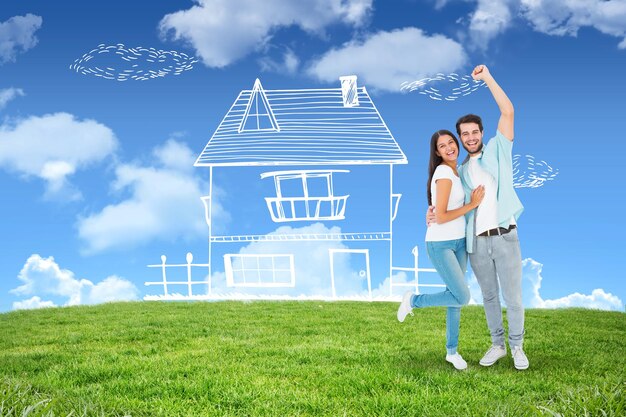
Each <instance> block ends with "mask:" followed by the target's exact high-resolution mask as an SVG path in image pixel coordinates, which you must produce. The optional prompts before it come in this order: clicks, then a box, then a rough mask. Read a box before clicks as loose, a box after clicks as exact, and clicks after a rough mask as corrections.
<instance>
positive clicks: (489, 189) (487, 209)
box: [467, 156, 515, 235]
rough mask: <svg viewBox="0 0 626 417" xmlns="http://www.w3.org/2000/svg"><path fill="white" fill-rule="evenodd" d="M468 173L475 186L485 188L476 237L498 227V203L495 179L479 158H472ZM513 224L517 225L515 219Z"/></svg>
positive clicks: (478, 211)
mask: <svg viewBox="0 0 626 417" xmlns="http://www.w3.org/2000/svg"><path fill="white" fill-rule="evenodd" d="M468 163H469V165H468V169H467V173H468V174H469V177H470V181H471V183H472V184H474V186H476V187H478V186H479V185H484V186H485V197H484V198H483V201H482V202H481V203H480V205H479V206H478V208H477V209H476V228H475V229H474V230H475V231H476V235H479V234H481V233H483V232H486V231H487V230H491V229H495V228H496V227H498V202H497V195H496V193H497V188H498V185H497V184H496V180H495V178H493V176H491V174H489V173H488V172H487V171H485V170H484V169H482V168H481V167H480V165H479V164H478V156H474V157H470V160H469V162H468ZM511 224H515V219H513V218H512V219H511Z"/></svg>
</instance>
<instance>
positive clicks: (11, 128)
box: [0, 113, 117, 199]
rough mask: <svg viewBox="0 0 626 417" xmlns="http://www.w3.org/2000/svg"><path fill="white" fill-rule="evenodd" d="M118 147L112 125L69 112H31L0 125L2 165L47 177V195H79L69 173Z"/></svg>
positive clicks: (27, 173) (9, 168)
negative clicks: (69, 181) (78, 116)
mask: <svg viewBox="0 0 626 417" xmlns="http://www.w3.org/2000/svg"><path fill="white" fill-rule="evenodd" d="M116 147H117V139H116V138H115V134H114V133H113V132H112V131H111V129H109V128H108V127H106V126H104V125H103V124H101V123H98V122H96V121H94V120H89V119H86V120H82V121H81V120H77V119H76V118H75V117H74V116H73V115H71V114H68V113H55V114H47V115H44V116H31V117H29V118H27V119H21V120H18V121H17V122H15V123H13V124H5V125H2V126H0V167H2V168H4V169H6V170H9V171H13V172H17V173H19V174H22V175H25V176H27V177H29V176H34V177H38V178H41V179H43V180H45V181H46V182H47V195H48V196H54V195H59V194H60V193H61V194H63V193H64V194H65V195H66V196H69V198H70V199H73V198H76V197H78V195H77V191H75V190H73V188H72V187H71V185H70V184H69V183H68V180H67V179H68V177H69V176H70V175H72V174H73V173H75V172H76V171H77V170H79V169H81V168H85V167H88V166H90V165H91V164H94V163H97V162H99V161H101V160H103V159H104V158H106V157H108V156H109V155H111V154H112V153H113V152H114V150H115V149H116ZM68 190H69V192H68Z"/></svg>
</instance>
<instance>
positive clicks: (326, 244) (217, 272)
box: [146, 76, 439, 300]
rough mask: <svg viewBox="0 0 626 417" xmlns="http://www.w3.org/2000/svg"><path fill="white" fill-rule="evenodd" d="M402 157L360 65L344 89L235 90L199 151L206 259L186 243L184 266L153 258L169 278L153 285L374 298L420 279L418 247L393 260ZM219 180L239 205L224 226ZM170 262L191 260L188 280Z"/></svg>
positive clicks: (219, 292) (210, 293)
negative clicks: (202, 274) (201, 273)
mask: <svg viewBox="0 0 626 417" xmlns="http://www.w3.org/2000/svg"><path fill="white" fill-rule="evenodd" d="M338 85H339V84H338ZM406 163H407V158H406V156H405V155H404V153H403V152H402V150H401V149H400V147H399V146H398V144H397V142H396V141H395V139H394V137H393V135H392V134H391V132H390V131H389V129H388V127H387V125H386V124H385V122H384V120H383V119H382V117H381V115H380V114H379V112H378V110H377V109H376V106H375V105H374V103H373V101H372V99H371V97H370V95H369V94H368V92H367V90H366V89H365V87H362V86H358V85H357V78H356V76H347V77H341V78H340V87H339V86H338V87H337V88H323V89H297V90H296V89H294V90H265V89H264V88H263V87H262V85H261V82H260V81H259V80H258V79H257V80H256V81H255V83H254V86H253V88H252V89H250V90H243V91H241V92H240V93H239V95H238V96H237V98H236V99H235V101H234V103H233V104H232V106H231V107H230V109H229V110H228V112H227V113H226V115H225V116H224V118H223V120H222V121H221V123H220V124H219V126H218V127H217V129H216V130H215V132H214V133H213V135H212V136H211V138H210V140H209V142H208V143H207V144H206V146H205V147H204V149H203V151H202V152H201V154H200V155H199V156H198V158H197V160H196V162H195V166H196V167H198V168H201V169H206V170H207V171H208V172H207V174H208V175H207V177H208V190H209V194H208V195H207V196H204V197H202V201H203V203H204V206H205V218H206V223H207V225H208V263H206V264H195V265H192V259H193V257H192V256H191V255H190V254H188V258H187V264H186V265H184V264H183V265H166V258H165V257H164V256H163V257H162V264H161V265H149V266H152V267H161V268H162V270H163V281H162V282H152V283H146V285H163V289H164V296H163V297H161V298H172V297H171V296H172V294H170V293H168V284H186V285H187V286H188V295H187V296H180V294H179V296H180V297H182V298H196V299H211V298H217V299H222V298H242V296H243V297H244V298H245V296H246V294H248V295H253V296H254V297H255V298H264V297H266V298H275V297H277V296H280V295H284V296H285V297H286V298H293V297H294V295H296V296H298V298H301V297H307V296H311V297H312V298H328V299H361V300H363V299H365V300H367V299H369V300H372V299H373V298H374V297H373V290H374V289H375V288H377V287H376V286H377V285H379V284H380V283H381V282H382V281H384V280H386V279H387V278H388V277H393V272H394V271H398V270H405V271H412V272H413V273H414V274H415V281H413V282H412V283H406V282H397V283H395V284H394V283H393V282H392V279H391V278H389V285H388V288H389V290H388V291H389V292H388V294H387V295H388V296H392V290H393V288H394V285H395V286H412V287H414V288H415V289H416V290H417V283H418V279H417V278H418V275H417V274H418V268H417V247H416V248H414V252H413V254H414V257H415V265H414V267H412V268H402V267H394V266H393V263H392V259H393V239H392V236H393V223H394V219H395V218H396V215H397V213H398V207H399V202H400V197H401V194H399V193H396V192H395V191H394V181H393V178H394V166H395V165H396V164H406ZM215 184H219V187H220V189H223V188H226V189H227V190H226V193H227V194H228V199H227V200H228V203H229V204H231V208H236V209H229V208H227V209H226V211H227V212H228V213H231V214H232V215H234V216H235V217H234V218H232V219H231V221H230V222H229V225H228V229H227V230H228V231H229V232H231V233H229V234H228V235H225V234H220V233H219V231H221V230H224V228H221V227H220V225H219V224H214V221H215V217H216V216H214V213H215V210H216V209H220V210H223V209H224V208H223V207H222V206H223V205H224V204H226V203H225V202H224V201H223V200H222V199H220V198H219V195H218V197H217V199H219V202H216V201H215V200H216V196H215V195H214V194H215V193H216V186H215ZM169 266H179V267H183V266H186V267H187V271H188V281H181V282H166V273H165V269H166V267H169ZM191 266H202V267H208V270H209V271H208V275H207V279H206V280H205V281H192V278H191V272H190V271H191ZM311 270H316V271H318V275H319V276H315V277H312V276H311V275H310V274H309V271H311ZM419 270H420V271H428V270H426V269H419ZM319 271H322V272H321V273H319ZM216 277H221V282H217V280H218V278H216ZM313 281H315V285H314V286H313V287H312V285H311V284H312V282H313ZM196 284H203V285H204V286H205V287H208V289H207V291H206V294H204V295H199V294H198V293H197V292H196V293H195V294H194V293H193V291H192V287H193V286H194V285H196ZM373 285H374V288H373ZM437 286H439V285H437ZM225 293H229V294H230V296H229V295H228V294H226V296H224V294H225ZM233 294H235V295H236V296H233ZM146 298H147V299H153V298H151V297H146ZM174 298H176V297H174ZM376 298H378V299H380V294H378V295H377V296H376Z"/></svg>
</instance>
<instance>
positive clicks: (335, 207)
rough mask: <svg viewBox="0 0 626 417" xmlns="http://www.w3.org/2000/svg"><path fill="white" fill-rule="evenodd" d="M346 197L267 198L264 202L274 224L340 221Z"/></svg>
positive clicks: (343, 216) (344, 209)
mask: <svg viewBox="0 0 626 417" xmlns="http://www.w3.org/2000/svg"><path fill="white" fill-rule="evenodd" d="M348 197H349V195H344V196H327V197H280V198H278V197H269V198H266V199H265V201H266V202H267V208H268V210H269V211H270V214H271V216H272V220H273V221H274V222H292V221H307V220H342V219H344V218H345V215H344V213H345V211H346V200H347V199H348Z"/></svg>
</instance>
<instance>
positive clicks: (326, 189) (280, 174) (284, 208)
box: [261, 170, 349, 223]
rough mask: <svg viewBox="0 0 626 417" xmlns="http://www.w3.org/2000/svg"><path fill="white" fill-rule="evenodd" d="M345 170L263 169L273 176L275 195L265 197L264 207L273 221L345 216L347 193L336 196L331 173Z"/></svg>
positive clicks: (329, 218) (331, 218) (262, 175)
mask: <svg viewBox="0 0 626 417" xmlns="http://www.w3.org/2000/svg"><path fill="white" fill-rule="evenodd" d="M338 172H349V171H347V170H328V171H324V170H305V171H276V172H265V173H263V174H261V178H269V177H271V178H274V186H275V189H276V196H275V197H267V198H265V201H266V203H267V208H268V210H269V212H270V215H271V216H272V220H273V221H274V222H276V223H281V222H292V221H312V220H341V219H344V218H345V211H346V201H347V200H348V197H349V195H340V196H337V195H335V194H334V189H333V174H334V173H338Z"/></svg>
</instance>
